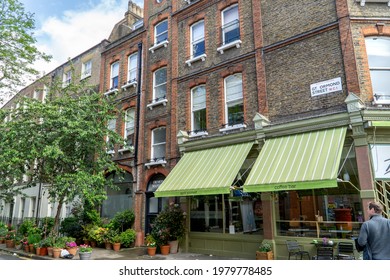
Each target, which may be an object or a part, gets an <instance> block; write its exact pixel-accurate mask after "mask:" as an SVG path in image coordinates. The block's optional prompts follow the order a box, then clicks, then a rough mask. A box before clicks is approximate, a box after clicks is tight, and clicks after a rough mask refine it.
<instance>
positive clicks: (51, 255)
mask: <svg viewBox="0 0 390 280" xmlns="http://www.w3.org/2000/svg"><path fill="white" fill-rule="evenodd" d="M47 255H48V256H49V257H53V247H47Z"/></svg>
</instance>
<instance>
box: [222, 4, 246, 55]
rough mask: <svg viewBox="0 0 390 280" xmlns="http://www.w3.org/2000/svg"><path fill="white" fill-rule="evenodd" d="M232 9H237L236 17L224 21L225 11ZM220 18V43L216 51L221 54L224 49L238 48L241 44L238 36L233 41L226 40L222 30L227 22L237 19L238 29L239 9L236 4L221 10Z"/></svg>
mask: <svg viewBox="0 0 390 280" xmlns="http://www.w3.org/2000/svg"><path fill="white" fill-rule="evenodd" d="M232 9H236V10H237V17H236V18H235V19H234V20H230V21H228V22H226V13H228V12H229V11H231V10H232ZM221 19H222V23H221V26H222V30H221V36H222V45H221V46H220V47H219V48H217V51H218V52H220V53H221V54H223V53H224V51H225V50H227V49H230V48H233V47H236V48H240V47H241V44H242V41H241V39H240V38H238V39H236V40H234V41H231V42H226V38H225V36H226V34H225V32H224V30H223V29H224V28H226V27H227V26H228V25H229V24H231V23H233V22H234V21H238V30H239V31H240V14H239V9H238V4H235V5H232V6H230V7H228V8H226V9H224V10H223V11H222V12H221Z"/></svg>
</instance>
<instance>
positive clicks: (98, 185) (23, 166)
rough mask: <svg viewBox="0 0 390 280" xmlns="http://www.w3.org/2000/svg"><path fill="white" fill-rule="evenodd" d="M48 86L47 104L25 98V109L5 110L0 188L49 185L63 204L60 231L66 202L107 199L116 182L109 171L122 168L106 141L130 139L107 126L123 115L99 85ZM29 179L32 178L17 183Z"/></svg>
mask: <svg viewBox="0 0 390 280" xmlns="http://www.w3.org/2000/svg"><path fill="white" fill-rule="evenodd" d="M44 83H45V81H44ZM46 84H47V83H46ZM47 88H48V89H49V92H48V93H47V98H46V99H45V101H44V102H40V101H38V100H35V99H31V98H23V97H22V98H21V99H20V100H19V102H20V104H21V105H20V106H19V107H17V108H14V109H10V110H8V111H5V109H3V111H2V113H1V112H0V115H1V114H3V116H4V115H5V114H8V115H10V116H11V119H10V120H9V121H8V122H3V123H1V124H0V135H1V136H0V137H1V139H0V140H2V141H1V143H0V150H1V151H2V153H1V155H0V162H1V161H2V160H3V162H2V163H0V175H1V176H0V187H1V190H2V191H3V192H5V193H13V192H14V193H15V192H16V191H20V188H21V187H17V186H21V185H22V186H23V188H26V187H31V186H36V185H37V184H44V185H45V188H47V189H48V193H49V197H50V199H51V200H53V201H56V202H58V203H59V205H58V208H57V214H56V217H55V228H56V229H57V228H58V223H59V215H60V212H61V209H62V206H63V203H65V202H72V201H74V199H75V198H81V199H85V200H88V202H89V203H91V204H92V205H97V204H98V203H100V202H101V201H102V200H103V199H105V198H106V191H105V190H106V187H107V186H110V187H114V185H113V183H112V181H107V180H106V178H105V173H107V172H114V171H115V172H118V173H119V172H120V170H119V168H118V166H117V165H116V164H115V162H113V161H112V157H111V155H109V154H107V152H106V151H107V147H108V144H107V143H106V141H104V139H105V137H106V136H107V135H108V136H109V139H110V140H111V141H112V142H113V143H114V144H117V143H123V141H124V140H123V139H122V138H121V137H120V136H119V135H118V134H117V133H115V132H114V131H112V130H110V129H109V128H108V127H107V123H108V121H109V120H110V119H112V118H116V116H117V114H118V111H117V110H116V107H115V104H114V103H112V102H111V101H110V100H108V99H107V98H105V97H103V96H102V95H101V94H99V93H97V92H95V91H94V90H93V88H91V87H89V86H87V85H86V84H84V83H81V84H73V83H71V84H69V85H68V86H67V87H66V88H63V86H62V84H61V83H60V81H55V82H54V83H53V84H47ZM26 175H27V176H26ZM23 178H24V180H26V178H28V180H27V181H26V182H24V183H15V182H16V181H19V182H20V181H21V180H22V179H23ZM18 188H19V190H16V189H18Z"/></svg>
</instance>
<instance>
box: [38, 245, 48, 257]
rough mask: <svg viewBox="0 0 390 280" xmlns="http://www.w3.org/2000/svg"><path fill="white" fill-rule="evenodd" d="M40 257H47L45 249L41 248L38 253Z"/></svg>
mask: <svg viewBox="0 0 390 280" xmlns="http://www.w3.org/2000/svg"><path fill="white" fill-rule="evenodd" d="M39 255H40V256H46V255H47V247H41V251H40V252H39Z"/></svg>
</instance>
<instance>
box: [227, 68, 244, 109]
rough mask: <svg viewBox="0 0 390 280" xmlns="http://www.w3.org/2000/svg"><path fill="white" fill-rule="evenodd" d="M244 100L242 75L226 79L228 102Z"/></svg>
mask: <svg viewBox="0 0 390 280" xmlns="http://www.w3.org/2000/svg"><path fill="white" fill-rule="evenodd" d="M237 99H242V75H241V74H236V75H232V76H229V77H227V78H226V100H227V102H229V101H232V100H237Z"/></svg>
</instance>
